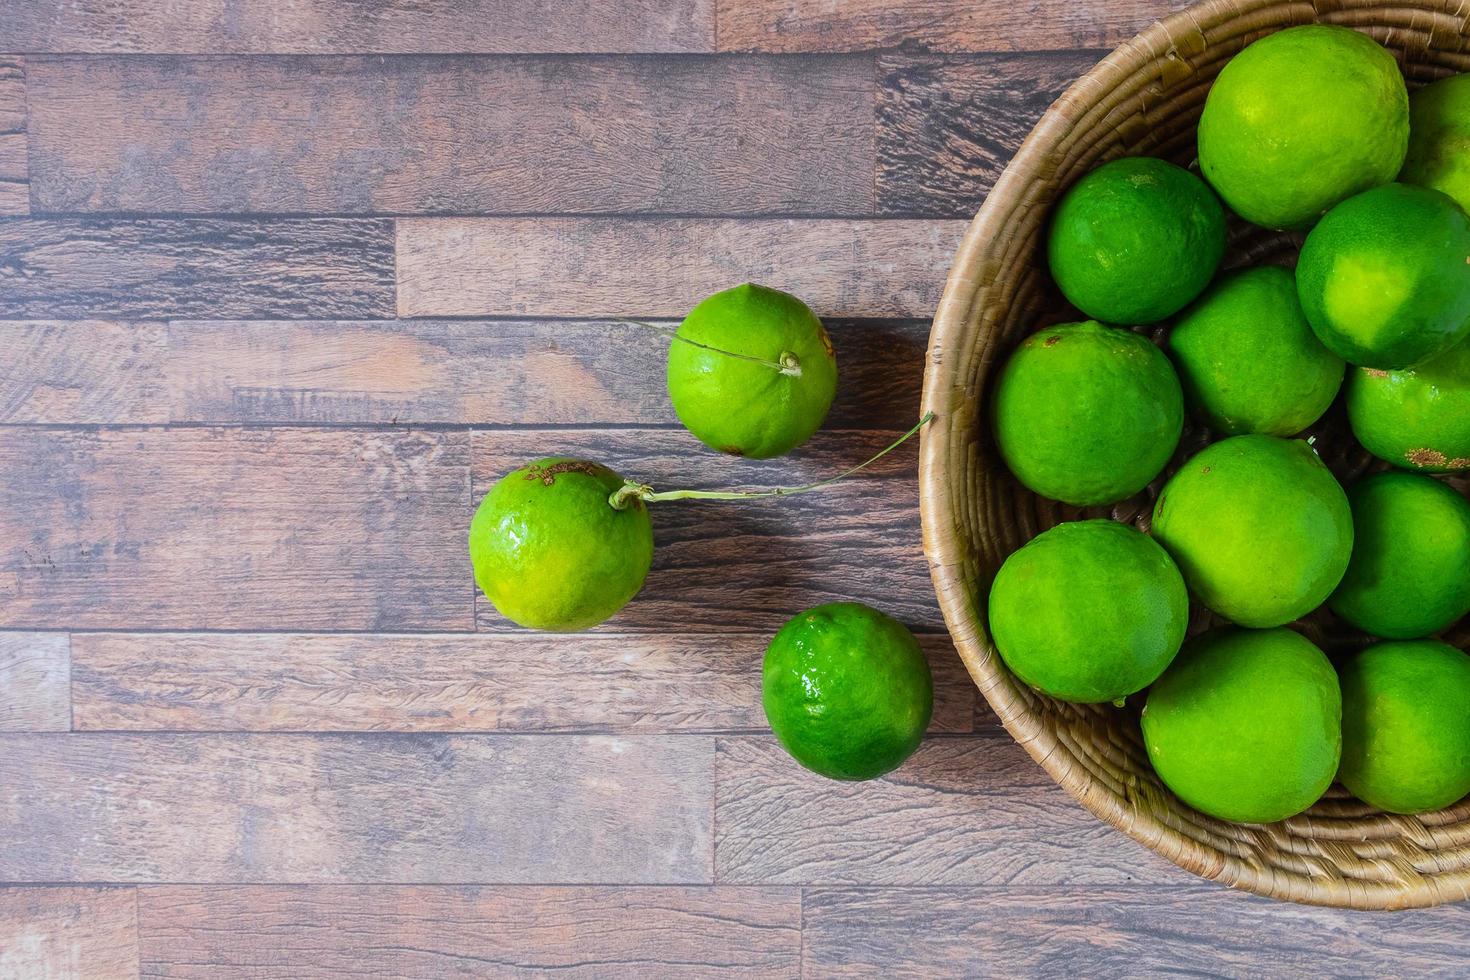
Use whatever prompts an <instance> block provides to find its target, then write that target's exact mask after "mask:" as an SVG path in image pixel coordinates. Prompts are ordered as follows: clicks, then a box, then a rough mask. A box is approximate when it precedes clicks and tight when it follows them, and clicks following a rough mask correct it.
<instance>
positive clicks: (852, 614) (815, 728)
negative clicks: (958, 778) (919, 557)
mask: <svg viewBox="0 0 1470 980" xmlns="http://www.w3.org/2000/svg"><path fill="white" fill-rule="evenodd" d="M761 699H762V702H763V703H764V705H765V709H766V720H768V721H769V722H770V723H771V730H772V731H773V732H775V734H776V738H777V740H778V741H780V743H781V745H782V746H783V747H785V749H786V751H787V752H790V753H791V756H792V758H794V759H795V760H796V761H797V762H799V763H801V764H802V765H803V766H805V767H806V768H808V769H810V770H812V771H813V772H816V773H820V774H821V775H823V776H827V777H830V778H832V779H850V780H855V779H872V778H873V777H875V776H881V775H883V774H884V773H885V772H889V771H890V770H893V769H896V768H898V767H899V766H900V765H901V764H902V763H903V761H904V760H905V759H907V758H908V757H909V756H910V755H912V754H913V752H914V750H915V749H917V748H918V747H919V741H920V740H921V739H922V738H923V737H924V730H925V729H927V728H928V727H929V718H930V716H931V715H932V714H933V711H934V684H933V680H932V679H931V678H930V675H929V662H928V661H927V660H925V659H924V653H923V651H922V650H920V649H919V644H918V641H916V640H915V639H914V636H913V634H912V633H910V632H909V631H908V630H907V629H906V628H905V627H904V626H903V624H902V623H899V622H898V621H897V620H895V619H893V618H892V617H890V616H887V615H885V614H884V613H881V612H879V611H878V610H876V609H873V608H872V607H870V606H864V605H862V604H860V603H856V602H833V603H829V604H827V605H825V606H817V607H816V608H814V609H808V610H807V611H806V612H803V613H799V614H797V615H796V616H794V617H792V618H791V619H790V620H789V621H787V623H786V625H784V626H782V627H781V629H780V630H779V631H778V632H777V633H776V635H775V637H773V638H772V639H771V643H770V646H768V647H767V648H766V658H765V663H764V665H763V666H762V668H761Z"/></svg>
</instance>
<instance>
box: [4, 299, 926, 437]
mask: <svg viewBox="0 0 1470 980" xmlns="http://www.w3.org/2000/svg"><path fill="white" fill-rule="evenodd" d="M662 325H663V326H664V327H669V326H671V325H672V324H671V323H670V322H668V321H665V322H664V323H663V324H662ZM827 327H828V331H829V332H830V334H831V336H832V339H833V343H834V344H835V345H836V347H837V353H838V360H839V362H840V365H841V372H842V383H841V385H840V386H839V388H838V392H837V400H836V402H835V403H834V404H833V407H832V412H831V414H830V415H829V416H828V418H827V423H826V425H827V427H828V428H855V429H870V428H882V427H884V426H888V425H892V424H894V420H896V419H901V418H904V417H906V416H907V415H908V413H909V412H911V411H913V406H914V405H916V404H917V403H918V398H919V388H920V386H921V384H922V383H923V372H924V347H925V344H926V343H927V341H928V336H929V325H928V323H927V322H925V321H872V320H865V321H853V320H829V321H828V323H827ZM0 342H4V343H5V344H6V345H7V348H8V350H9V351H10V355H11V359H10V362H9V364H8V365H7V367H6V370H5V371H3V372H0V422H32V423H34V422H45V423H56V424H68V425H70V424H79V423H81V424H98V423H100V424H108V423H128V424H133V423H157V422H169V421H172V422H190V423H199V422H220V423H240V422H243V423H251V424H259V423H273V422H277V423H279V422H284V423H303V422H304V423H311V424H313V425H336V424H360V423H373V424H386V423H394V422H397V423H406V424H425V423H449V424H462V423H464V422H466V421H469V422H474V423H477V424H484V425H555V424H564V423H566V422H567V421H568V420H575V419H583V420H588V421H595V422H596V423H597V424H600V425H677V424H678V423H677V419H676V416H675V415H674V410H673V406H672V405H670V404H669V400H668V395H667V393H666V388H665V386H664V383H663V374H664V359H665V354H666V350H667V348H668V344H669V341H668V340H667V339H666V338H665V337H664V336H663V335H662V334H661V333H659V332H658V331H654V330H648V329H645V328H641V327H635V326H630V325H627V324H621V323H615V322H610V321H595V322H593V321H576V322H571V321H544V320H542V321H515V320H507V321H478V322H475V321H463V320H447V321H423V320H397V321H330V322H317V323H312V322H295V321H275V322H238V321H229V322H177V321H176V322H172V323H168V324H134V323H108V322H62V321H30V322H11V323H5V322H0Z"/></svg>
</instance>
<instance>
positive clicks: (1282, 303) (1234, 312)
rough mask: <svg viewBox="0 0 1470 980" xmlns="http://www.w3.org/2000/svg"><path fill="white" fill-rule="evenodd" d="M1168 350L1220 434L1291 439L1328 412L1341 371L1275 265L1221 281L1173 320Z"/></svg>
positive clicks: (1191, 397)
mask: <svg viewBox="0 0 1470 980" xmlns="http://www.w3.org/2000/svg"><path fill="white" fill-rule="evenodd" d="M1166 347H1167V348H1168V351H1169V354H1170V356H1171V357H1172V358H1173V361H1174V364H1175V366H1176V367H1177V368H1178V369H1179V380H1180V382H1181V383H1182V384H1183V385H1184V393H1185V399H1186V400H1187V401H1188V402H1189V404H1190V405H1191V407H1192V408H1193V410H1194V411H1195V413H1197V414H1198V415H1199V416H1200V417H1201V418H1203V419H1204V421H1205V422H1206V423H1207V424H1208V425H1209V426H1210V428H1212V429H1214V430H1215V431H1216V432H1219V433H1222V434H1224V435H1244V434H1246V433H1251V432H1259V433H1264V434H1266V435H1273V436H1292V435H1296V434H1297V433H1298V432H1300V431H1302V430H1303V429H1305V428H1306V427H1307V426H1309V425H1311V424H1312V423H1313V422H1315V421H1317V419H1318V418H1320V417H1321V415H1322V413H1323V412H1325V411H1327V408H1328V406H1329V405H1331V404H1332V399H1333V398H1335V397H1336V396H1337V389H1338V388H1339V387H1340V386H1341V385H1342V376H1343V370H1344V367H1345V365H1344V364H1343V360H1342V358H1340V357H1338V356H1337V355H1336V354H1334V353H1332V352H1331V351H1330V350H1328V349H1327V348H1326V347H1324V346H1322V342H1321V341H1320V340H1318V339H1317V336H1316V334H1314V333H1312V327H1311V325H1310V324H1308V323H1307V318H1306V316H1305V315H1303V313H1302V308H1301V303H1300V302H1299V301H1298V300H1297V293H1296V280H1295V279H1294V278H1293V277H1292V274H1291V273H1290V272H1288V271H1287V270H1286V269H1283V268H1280V267H1279V266H1274V265H1267V266H1259V267H1257V268H1254V269H1246V270H1244V271H1242V272H1238V273H1235V274H1233V275H1231V276H1228V277H1226V278H1225V279H1223V280H1221V281H1220V282H1219V283H1218V284H1216V285H1215V286H1214V287H1212V288H1211V289H1210V290H1209V291H1208V292H1206V293H1205V294H1204V295H1203V296H1201V297H1200V298H1199V299H1198V300H1197V301H1196V302H1194V303H1193V304H1192V305H1191V306H1190V307H1189V308H1188V309H1186V310H1185V311H1184V312H1183V313H1181V314H1180V315H1179V318H1178V319H1177V320H1176V321H1175V322H1174V326H1173V329H1171V330H1170V331H1169V337H1168V341H1167V343H1166Z"/></svg>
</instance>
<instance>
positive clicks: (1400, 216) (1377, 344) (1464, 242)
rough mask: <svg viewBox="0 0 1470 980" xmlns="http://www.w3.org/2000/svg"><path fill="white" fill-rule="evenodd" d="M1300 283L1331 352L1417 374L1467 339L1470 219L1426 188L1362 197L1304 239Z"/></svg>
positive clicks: (1395, 188)
mask: <svg viewBox="0 0 1470 980" xmlns="http://www.w3.org/2000/svg"><path fill="white" fill-rule="evenodd" d="M1296 283H1297V294H1298V295H1299V296H1300V297H1301V301H1302V310H1303V312H1305V313H1306V315H1307V321H1308V322H1309V323H1311V325H1312V329H1313V330H1314V331H1315V332H1316V334H1317V337H1318V339H1319V340H1321V341H1322V343H1324V344H1326V345H1327V347H1328V349H1329V350H1331V351H1333V352H1334V353H1336V354H1337V355H1338V356H1339V357H1341V358H1343V359H1344V360H1347V361H1349V362H1350V363H1352V364H1356V365H1358V366H1359V367H1370V368H1381V369H1384V370H1396V369H1399V368H1406V367H1413V366H1414V365H1416V364H1420V363H1422V362H1424V361H1426V360H1429V359H1430V358H1433V357H1434V356H1436V355H1438V354H1442V353H1444V352H1445V351H1447V350H1449V349H1450V348H1451V347H1453V346H1455V344H1457V343H1459V342H1460V341H1461V340H1464V339H1465V338H1466V337H1467V336H1470V216H1467V215H1466V214H1465V212H1464V211H1463V210H1461V209H1460V206H1459V205H1458V204H1456V203H1455V202H1454V201H1452V200H1451V199H1450V198H1449V197H1447V196H1446V195H1444V194H1441V193H1440V192H1439V191H1435V190H1429V189H1428V188H1425V187H1414V186H1413V185H1410V184H1385V185H1383V186H1382V187H1375V188H1374V189H1373V190H1370V191H1364V192H1363V193H1361V194H1358V195H1356V196H1355V197H1350V198H1348V199H1347V200H1346V201H1343V202H1342V203H1341V204H1339V205H1338V206H1337V207H1335V208H1333V209H1332V210H1331V211H1329V212H1327V215H1326V216H1325V217H1324V218H1323V219H1322V220H1321V221H1320V222H1318V223H1317V227H1315V228H1313V229H1312V231H1311V233H1310V234H1308V235H1307V240H1306V243H1305V244H1304V245H1302V251H1301V257H1300V258H1299V259H1298V260H1297V267H1296Z"/></svg>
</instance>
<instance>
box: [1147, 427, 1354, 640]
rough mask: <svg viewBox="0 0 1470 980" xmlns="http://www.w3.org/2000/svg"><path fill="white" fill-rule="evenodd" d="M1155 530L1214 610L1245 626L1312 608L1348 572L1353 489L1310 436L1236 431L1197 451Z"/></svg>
mask: <svg viewBox="0 0 1470 980" xmlns="http://www.w3.org/2000/svg"><path fill="white" fill-rule="evenodd" d="M1153 536H1154V539H1155V540H1156V541H1158V542H1159V543H1160V544H1162V545H1163V546H1164V548H1165V549H1166V550H1167V551H1168V552H1169V554H1170V555H1171V556H1173V558H1174V560H1175V561H1176V562H1178V563H1179V568H1180V570H1181V571H1182V572H1183V573H1184V581H1185V582H1186V583H1187V584H1188V585H1189V588H1190V589H1191V590H1192V591H1193V592H1194V594H1195V595H1196V596H1197V597H1198V598H1199V600H1200V601H1201V602H1203V603H1204V604H1205V605H1206V606H1208V607H1209V608H1211V609H1213V610H1214V611H1215V612H1217V613H1219V614H1220V615H1222V616H1224V617H1225V618H1226V619H1229V620H1230V621H1231V622H1234V623H1238V624H1239V625H1241V626H1251V627H1257V628H1264V627H1270V626H1280V625H1282V624H1283V623H1289V622H1291V621H1292V620H1294V619H1298V618H1300V617H1301V616H1304V615H1306V614H1307V613H1309V612H1311V611H1312V610H1313V609H1315V608H1316V607H1317V606H1319V605H1320V604H1321V603H1322V600H1324V599H1326V598H1327V596H1328V595H1329V594H1331V592H1332V590H1333V589H1335V588H1336V587H1337V583H1338V582H1339V581H1341V580H1342V574H1343V572H1344V571H1345V570H1346V569H1347V565H1348V557H1349V555H1350V553H1351V551H1352V547H1353V515H1352V511H1351V510H1350V509H1349V507H1348V501H1347V495H1346V494H1345V493H1343V490H1342V487H1341V486H1340V485H1339V484H1338V482H1337V480H1336V479H1335V478H1334V477H1333V476H1332V474H1331V473H1330V472H1328V470H1327V467H1326V466H1325V465H1323V463H1322V460H1321V459H1319V458H1318V457H1317V454H1316V453H1315V452H1313V451H1312V447H1311V446H1308V445H1307V444H1306V443H1305V442H1301V441H1296V440H1288V439H1278V438H1275V437H1274V436H1259V435H1250V436H1233V437H1231V438H1229V439H1225V440H1222V441H1220V442H1217V443H1215V444H1214V445H1211V446H1207V447H1206V448H1205V449H1203V450H1202V451H1200V452H1199V453H1197V454H1195V455H1194V456H1193V457H1192V458H1191V459H1190V460H1189V461H1188V462H1186V463H1185V464H1184V465H1183V466H1182V467H1180V469H1179V472H1177V473H1175V474H1174V476H1172V477H1171V478H1170V479H1169V482H1168V483H1166V484H1165V485H1164V489H1163V490H1162V491H1161V492H1160V493H1159V499H1158V501H1157V503H1155V505H1154V514H1153Z"/></svg>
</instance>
